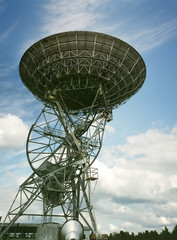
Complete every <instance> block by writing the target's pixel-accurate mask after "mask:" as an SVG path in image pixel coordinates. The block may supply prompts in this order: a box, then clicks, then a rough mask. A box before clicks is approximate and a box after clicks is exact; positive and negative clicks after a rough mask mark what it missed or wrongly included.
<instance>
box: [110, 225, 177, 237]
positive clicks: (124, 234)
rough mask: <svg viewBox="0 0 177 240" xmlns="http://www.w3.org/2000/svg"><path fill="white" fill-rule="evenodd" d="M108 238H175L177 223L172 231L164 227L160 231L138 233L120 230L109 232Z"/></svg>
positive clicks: (176, 235)
mask: <svg viewBox="0 0 177 240" xmlns="http://www.w3.org/2000/svg"><path fill="white" fill-rule="evenodd" d="M108 240H177V225H176V226H175V227H174V229H173V230H172V232H169V230H168V228H167V227H165V228H164V229H163V230H162V231H161V233H158V232H157V231H155V230H154V231H147V230H146V231H145V232H139V233H138V234H136V235H135V234H134V233H128V232H124V231H120V232H119V233H110V235H109V236H108Z"/></svg>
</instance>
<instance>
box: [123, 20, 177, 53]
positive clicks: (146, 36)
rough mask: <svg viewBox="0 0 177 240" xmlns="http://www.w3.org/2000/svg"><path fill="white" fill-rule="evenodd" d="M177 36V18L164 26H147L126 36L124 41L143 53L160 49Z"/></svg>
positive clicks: (164, 23) (163, 24)
mask: <svg viewBox="0 0 177 240" xmlns="http://www.w3.org/2000/svg"><path fill="white" fill-rule="evenodd" d="M176 35H177V18H175V19H171V20H170V21H166V22H165V21H164V22H163V23H162V24H158V25H156V24H155V25H153V26H148V25H147V26H146V28H143V29H138V31H137V30H136V31H135V32H134V33H131V34H129V35H128V36H126V35H125V36H124V40H125V41H128V42H130V43H131V44H133V46H134V47H135V48H136V49H137V50H140V51H141V52H143V51H148V50H150V49H152V48H155V47H158V46H160V45H162V44H163V43H165V42H166V41H168V40H169V39H171V38H173V37H174V36H176Z"/></svg>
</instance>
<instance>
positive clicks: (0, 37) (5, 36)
mask: <svg viewBox="0 0 177 240" xmlns="http://www.w3.org/2000/svg"><path fill="white" fill-rule="evenodd" d="M0 9H1V6H0ZM16 26H17V22H15V23H13V24H12V26H10V27H9V28H8V29H7V30H6V31H4V32H3V33H1V36H0V43H1V42H3V41H4V40H5V39H6V38H7V37H8V36H9V35H10V34H11V32H12V31H13V30H14V28H15V27H16Z"/></svg>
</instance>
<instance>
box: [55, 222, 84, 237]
mask: <svg viewBox="0 0 177 240" xmlns="http://www.w3.org/2000/svg"><path fill="white" fill-rule="evenodd" d="M60 236H61V240H81V239H83V237H84V229H83V226H82V224H81V223H80V222H79V221H78V220H73V219H71V220H69V221H67V222H65V223H64V224H63V226H62V228H61V233H60Z"/></svg>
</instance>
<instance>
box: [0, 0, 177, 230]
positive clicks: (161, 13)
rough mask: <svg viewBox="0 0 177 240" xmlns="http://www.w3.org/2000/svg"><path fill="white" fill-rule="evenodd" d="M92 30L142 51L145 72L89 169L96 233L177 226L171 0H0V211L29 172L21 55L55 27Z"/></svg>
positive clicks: (176, 40) (175, 29) (30, 108)
mask: <svg viewBox="0 0 177 240" xmlns="http://www.w3.org/2000/svg"><path fill="white" fill-rule="evenodd" d="M69 30H91V31H98V32H103V33H106V34H110V35H113V36H115V37H118V38H120V39H122V40H124V41H126V42H127V43H129V44H130V45H132V46H133V47H134V48H135V49H136V50H137V51H138V52H139V53H140V54H141V56H142V57H143V59H144V61H145V64H146V68H147V77H146V81H145V83H144V85H143V87H142V88H141V89H140V91H139V92H138V93H137V94H136V95H135V96H133V97H132V98H131V99H130V100H129V101H128V102H127V103H126V104H125V105H122V106H120V108H118V109H116V110H114V113H113V121H112V122H110V123H109V124H108V126H107V128H106V132H105V136H104V144H103V148H102V152H101V154H100V155H99V156H98V160H97V161H96V163H95V166H98V168H99V178H100V179H99V181H98V183H97V188H96V190H95V193H94V201H95V207H96V216H97V222H98V225H99V228H100V231H102V232H113V231H114V232H116V231H120V230H125V231H134V232H138V231H143V230H144V229H156V230H158V231H160V230H161V229H162V228H163V227H164V226H168V227H169V228H170V229H171V228H173V226H174V225H176V224H177V215H176V214H175V213H176V212H177V174H176V169H177V111H176V106H177V97H176V92H177V79H176V78H177V66H176V65H177V57H176V53H177V1H176V0H169V1H165V0H155V1H154V0H87V1H85V0H37V1H36V0H28V1H25V0H0V86H1V87H0V164H1V168H0V193H1V197H0V215H2V216H3V217H4V216H5V214H6V213H7V210H8V208H9V207H10V204H11V203H12V201H13V198H14V196H15V194H16V192H17V189H18V186H19V184H21V183H22V182H23V181H24V180H25V179H26V178H27V177H28V175H29V174H30V173H31V169H30V166H29V165H28V162H27V159H26V154H25V143H26V136H27V134H28V131H29V128H30V126H31V124H32V123H34V121H35V120H36V118H37V116H38V114H39V113H40V111H41V109H42V104H41V103H40V102H39V101H37V100H36V99H35V98H34V96H33V95H32V94H31V93H30V92H29V91H28V90H27V89H26V88H25V87H24V86H23V83H22V82H21V80H20V77H19V73H18V65H19V61H20V59H21V57H22V55H23V53H24V52H25V50H26V49H27V48H28V47H30V46H31V45H32V44H33V43H34V42H36V41H37V40H40V39H41V38H43V37H45V36H48V35H50V34H54V33H57V32H63V31H69Z"/></svg>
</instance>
